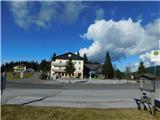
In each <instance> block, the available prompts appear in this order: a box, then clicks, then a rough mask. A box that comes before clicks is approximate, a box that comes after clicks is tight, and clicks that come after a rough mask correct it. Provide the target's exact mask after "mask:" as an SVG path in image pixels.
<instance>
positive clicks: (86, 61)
mask: <svg viewBox="0 0 160 120" xmlns="http://www.w3.org/2000/svg"><path fill="white" fill-rule="evenodd" d="M83 58H84V62H85V63H88V58H87V55H86V54H84V56H83Z"/></svg>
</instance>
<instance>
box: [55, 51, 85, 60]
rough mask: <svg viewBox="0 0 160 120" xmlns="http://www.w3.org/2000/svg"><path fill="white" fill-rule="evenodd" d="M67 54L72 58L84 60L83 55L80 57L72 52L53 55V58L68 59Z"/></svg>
mask: <svg viewBox="0 0 160 120" xmlns="http://www.w3.org/2000/svg"><path fill="white" fill-rule="evenodd" d="M69 56H71V58H72V60H84V58H83V57H80V56H78V55H76V54H74V53H71V52H68V53H65V54H62V55H58V56H56V57H55V59H63V60H69Z"/></svg>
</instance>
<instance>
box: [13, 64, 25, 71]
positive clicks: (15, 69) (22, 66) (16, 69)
mask: <svg viewBox="0 0 160 120" xmlns="http://www.w3.org/2000/svg"><path fill="white" fill-rule="evenodd" d="M13 70H14V72H25V71H26V66H25V65H17V66H14V67H13Z"/></svg>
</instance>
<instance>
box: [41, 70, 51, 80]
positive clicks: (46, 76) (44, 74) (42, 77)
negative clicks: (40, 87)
mask: <svg viewBox="0 0 160 120" xmlns="http://www.w3.org/2000/svg"><path fill="white" fill-rule="evenodd" d="M48 78H49V76H48V75H47V73H44V72H43V73H41V75H40V79H42V80H46V79H48Z"/></svg>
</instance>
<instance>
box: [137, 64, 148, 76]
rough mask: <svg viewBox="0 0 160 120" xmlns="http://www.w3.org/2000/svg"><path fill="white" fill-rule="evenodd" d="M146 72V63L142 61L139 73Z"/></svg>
mask: <svg viewBox="0 0 160 120" xmlns="http://www.w3.org/2000/svg"><path fill="white" fill-rule="evenodd" d="M146 72H147V70H146V68H145V65H144V63H143V61H141V62H140V64H139V67H138V72H137V74H138V75H140V74H144V73H146Z"/></svg>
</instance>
